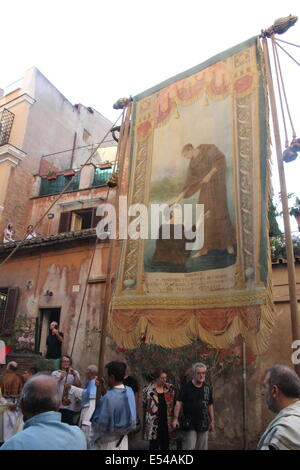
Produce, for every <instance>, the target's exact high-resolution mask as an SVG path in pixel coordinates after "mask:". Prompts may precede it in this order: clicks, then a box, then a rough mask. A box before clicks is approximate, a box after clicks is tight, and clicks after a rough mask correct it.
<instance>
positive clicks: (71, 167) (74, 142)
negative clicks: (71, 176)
mask: <svg viewBox="0 0 300 470" xmlns="http://www.w3.org/2000/svg"><path fill="white" fill-rule="evenodd" d="M76 140H77V132H75V134H74V140H73V148H72V155H71V163H70V170H72V169H73V160H74V152H75V146H76Z"/></svg>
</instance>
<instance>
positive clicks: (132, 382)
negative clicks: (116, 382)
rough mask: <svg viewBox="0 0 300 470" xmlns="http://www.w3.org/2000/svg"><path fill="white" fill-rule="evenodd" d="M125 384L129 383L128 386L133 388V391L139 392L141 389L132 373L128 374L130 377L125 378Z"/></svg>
mask: <svg viewBox="0 0 300 470" xmlns="http://www.w3.org/2000/svg"><path fill="white" fill-rule="evenodd" d="M123 384H124V385H127V387H131V388H132V390H133V393H137V392H138V391H139V384H138V382H137V380H136V379H135V378H134V377H132V376H131V375H128V377H126V379H124V380H123Z"/></svg>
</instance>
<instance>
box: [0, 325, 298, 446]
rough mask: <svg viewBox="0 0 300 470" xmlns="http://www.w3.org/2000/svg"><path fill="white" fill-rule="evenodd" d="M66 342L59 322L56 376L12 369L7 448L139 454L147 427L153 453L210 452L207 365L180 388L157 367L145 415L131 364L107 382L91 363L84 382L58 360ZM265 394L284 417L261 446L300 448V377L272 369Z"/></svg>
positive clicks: (5, 386) (0, 408) (54, 328)
mask: <svg viewBox="0 0 300 470" xmlns="http://www.w3.org/2000/svg"><path fill="white" fill-rule="evenodd" d="M49 339H50V341H48V340H49ZM62 342H63V333H62V332H59V330H58V324H57V322H52V323H51V325H50V332H49V336H48V339H47V351H46V357H47V356H48V358H49V356H52V357H50V359H51V360H52V359H53V356H54V359H55V360H56V361H57V360H58V362H57V364H58V366H57V369H56V370H54V371H53V372H52V373H51V375H49V374H48V375H46V374H45V373H43V372H38V371H37V369H35V368H30V369H28V370H27V371H25V372H24V373H23V374H20V373H18V364H17V363H16V362H9V363H8V364H7V369H6V374H5V375H4V378H3V380H2V383H1V389H0V390H1V394H0V442H4V443H3V445H2V446H1V447H0V449H1V450H25V449H32V450H34V449H38V450H41V449H45V450H59V449H65V450H76V449H77V450H85V449H91V450H128V448H131V449H134V445H130V443H131V444H132V443H133V442H134V435H135V433H136V431H137V430H138V429H139V428H140V423H141V424H142V426H143V438H144V440H145V441H149V450H150V451H151V452H152V451H154V452H155V451H160V450H169V448H170V443H171V441H172V440H173V442H176V440H177V448H179V449H181V450H184V451H185V450H188V451H190V450H206V449H207V448H208V435H209V432H212V431H214V429H215V416H214V404H213V390H212V387H211V386H210V385H209V384H208V383H207V381H206V373H207V367H206V365H205V364H203V363H200V362H199V363H196V364H194V365H193V366H192V368H191V369H190V372H189V373H188V374H187V375H186V376H185V377H184V379H183V380H182V383H181V387H180V390H178V391H176V387H175V386H174V385H172V384H170V383H169V382H168V376H167V372H166V370H165V369H164V368H159V369H157V370H155V371H154V373H153V380H152V381H151V383H149V384H148V385H146V386H145V387H144V388H143V390H142V403H141V405H142V407H141V408H142V415H141V416H140V400H139V395H140V393H139V385H138V382H137V380H136V379H135V378H134V377H132V376H130V375H128V374H127V373H126V364H125V363H123V362H118V361H112V362H110V363H108V364H107V365H106V366H105V373H104V377H99V375H98V367H97V366H96V365H94V364H91V365H89V366H88V367H87V369H86V381H85V384H84V385H83V384H82V381H81V377H80V374H79V372H78V371H77V370H76V369H74V368H73V365H72V358H71V357H70V356H68V355H62V356H60V357H59V358H57V357H55V356H57V355H58V354H61V345H62ZM98 388H99V392H100V393H99V396H98V397H97V389H98ZM262 395H263V396H264V397H265V401H266V404H267V406H268V408H269V409H270V410H271V411H273V412H274V413H276V417H275V419H274V420H273V421H272V422H271V423H270V424H269V426H268V427H267V429H266V430H265V432H264V433H263V435H262V437H261V439H260V441H259V443H258V447H257V448H258V449H262V450H267V449H268V450H275V449H280V450H281V449H282V450H284V449H293V450H296V449H297V450H300V400H299V397H300V379H299V377H298V375H297V374H296V373H295V371H294V370H292V369H291V368H289V367H287V366H284V365H275V366H272V367H271V368H270V369H268V370H267V372H266V373H265V376H264V379H263V384H262ZM140 418H141V419H140ZM179 437H180V439H179Z"/></svg>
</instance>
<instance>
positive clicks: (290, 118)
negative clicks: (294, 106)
mask: <svg viewBox="0 0 300 470" xmlns="http://www.w3.org/2000/svg"><path fill="white" fill-rule="evenodd" d="M274 45H275V47H274V49H275V53H276V59H277V63H278V68H279V73H280V79H281V86H282V91H283V94H284V99H285V105H286V109H287V112H288V116H289V120H290V124H291V128H292V132H293V139H295V138H296V131H295V128H294V125H293V121H292V116H291V112H290V108H289V104H288V100H287V96H286V92H285V85H284V81H283V77H282V71H281V65H280V60H279V56H278V50H277V47H276V42H275V41H274ZM278 45H279V44H278ZM279 47H280V45H279Z"/></svg>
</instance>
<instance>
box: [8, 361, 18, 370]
mask: <svg viewBox="0 0 300 470" xmlns="http://www.w3.org/2000/svg"><path fill="white" fill-rule="evenodd" d="M17 368H18V363H17V362H15V361H10V362H9V363H8V364H7V366H6V369H7V370H8V371H10V372H16V370H17Z"/></svg>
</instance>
